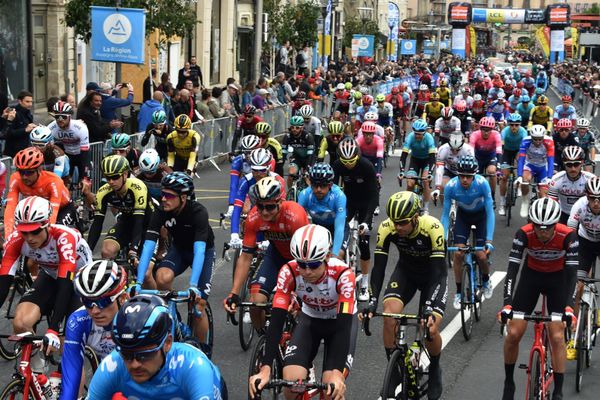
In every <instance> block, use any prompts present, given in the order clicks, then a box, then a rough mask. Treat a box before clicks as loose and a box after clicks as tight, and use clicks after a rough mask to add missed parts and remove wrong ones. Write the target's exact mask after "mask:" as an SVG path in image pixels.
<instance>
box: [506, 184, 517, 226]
mask: <svg viewBox="0 0 600 400" xmlns="http://www.w3.org/2000/svg"><path fill="white" fill-rule="evenodd" d="M513 188H514V180H513V177H512V175H511V176H509V177H508V182H507V188H506V226H510V218H511V217H512V207H513V205H514V202H515V199H514V195H515V194H514V192H513Z"/></svg>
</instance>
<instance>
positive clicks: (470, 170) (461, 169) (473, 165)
mask: <svg viewBox="0 0 600 400" xmlns="http://www.w3.org/2000/svg"><path fill="white" fill-rule="evenodd" d="M456 169H457V170H458V174H459V175H475V174H476V173H477V170H478V169H479V167H478V165H477V160H476V159H475V157H473V156H460V158H459V159H458V165H457V168H456Z"/></svg>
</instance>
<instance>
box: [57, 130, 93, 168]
mask: <svg viewBox="0 0 600 400" xmlns="http://www.w3.org/2000/svg"><path fill="white" fill-rule="evenodd" d="M79 149H80V151H81V153H80V157H81V164H82V165H83V169H84V170H83V171H80V172H79V173H80V174H82V175H83V176H85V177H86V178H89V177H91V172H92V168H91V154H90V134H89V131H88V128H87V126H86V125H85V124H82V126H81V127H80V128H79ZM58 176H61V175H58Z"/></svg>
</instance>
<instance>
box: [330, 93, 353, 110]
mask: <svg viewBox="0 0 600 400" xmlns="http://www.w3.org/2000/svg"><path fill="white" fill-rule="evenodd" d="M333 103H334V107H333V110H334V111H340V112H341V113H342V114H348V109H349V107H350V92H348V91H346V90H342V91H340V90H336V91H335V92H333Z"/></svg>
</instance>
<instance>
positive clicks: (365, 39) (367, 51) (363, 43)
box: [352, 35, 375, 57]
mask: <svg viewBox="0 0 600 400" xmlns="http://www.w3.org/2000/svg"><path fill="white" fill-rule="evenodd" d="M354 39H357V40H358V42H357V47H358V57H373V55H374V51H375V50H374V49H375V36H373V35H354V36H353V37H352V42H353V43H352V44H353V47H354Z"/></svg>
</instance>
